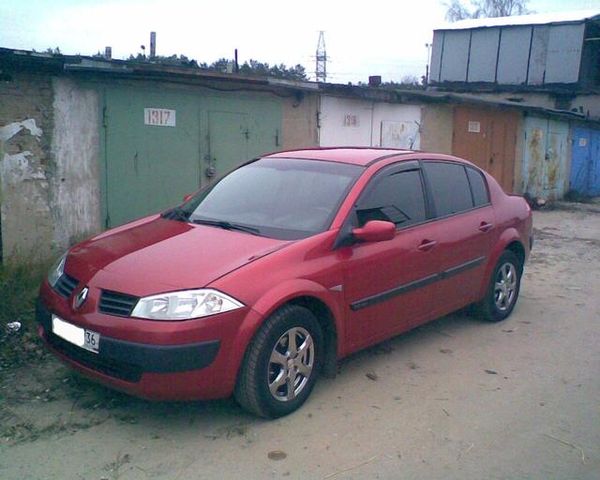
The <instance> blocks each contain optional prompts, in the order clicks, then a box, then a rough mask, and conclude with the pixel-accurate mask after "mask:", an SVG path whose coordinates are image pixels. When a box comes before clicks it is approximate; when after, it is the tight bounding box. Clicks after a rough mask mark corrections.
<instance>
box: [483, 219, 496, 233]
mask: <svg viewBox="0 0 600 480" xmlns="http://www.w3.org/2000/svg"><path fill="white" fill-rule="evenodd" d="M492 228H494V224H493V223H488V222H481V223H480V224H479V230H481V231H482V232H484V233H485V232H489V231H490V230H491V229H492Z"/></svg>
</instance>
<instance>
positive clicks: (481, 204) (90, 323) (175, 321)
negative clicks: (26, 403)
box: [37, 148, 532, 417]
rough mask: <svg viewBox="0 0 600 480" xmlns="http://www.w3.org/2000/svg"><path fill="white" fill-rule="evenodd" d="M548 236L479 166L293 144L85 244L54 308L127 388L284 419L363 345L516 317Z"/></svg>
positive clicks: (90, 367) (44, 305) (57, 277)
mask: <svg viewBox="0 0 600 480" xmlns="http://www.w3.org/2000/svg"><path fill="white" fill-rule="evenodd" d="M531 244H532V220H531V211H530V209H529V207H528V205H527V203H526V202H525V201H524V200H523V198H521V197H518V196H514V195H507V194H505V193H504V192H503V191H502V189H501V188H500V187H499V185H498V183H497V182H496V181H495V180H494V179H493V178H492V177H491V176H489V175H488V174H486V173H485V172H483V171H481V170H480V169H478V168H477V167H475V166H473V165H472V164H470V163H468V162H466V161H464V160H461V159H458V158H455V157H452V156H448V155H439V154H429V153H423V152H411V151H401V150H385V149H371V148H367V149H363V148H332V149H312V150H298V151H288V152H281V153H276V154H272V155H267V156H265V157H263V158H260V159H257V160H254V161H251V162H248V163H246V164H245V165H243V166H241V167H239V168H237V169H236V170H234V171H233V172H231V173H229V174H228V175H226V176H225V177H223V178H222V179H221V180H219V181H218V182H216V183H215V184H213V185H211V186H209V187H207V188H206V189H204V190H201V191H200V192H199V193H197V194H196V195H194V196H193V197H191V198H190V199H189V200H187V201H186V202H184V203H183V204H182V205H180V206H178V207H176V208H173V209H171V210H168V211H166V212H163V213H162V214H160V215H153V216H150V217H146V218H143V219H141V220H137V221H135V222H132V223H129V224H127V225H124V226H121V227H119V228H115V229H112V230H109V231H107V232H104V233H102V234H100V235H98V236H96V237H94V238H92V239H90V240H87V241H85V242H83V243H80V244H78V245H76V246H74V247H73V248H71V249H70V250H69V251H68V252H67V253H66V254H65V255H64V256H63V257H62V258H61V259H59V261H58V262H57V264H56V265H55V266H54V267H53V269H52V270H51V271H50V273H49V275H48V279H47V281H45V282H44V283H43V285H42V286H41V291H40V299H39V302H38V309H37V317H38V320H39V323H40V334H41V336H42V337H43V339H44V340H45V341H46V342H47V344H48V346H49V348H50V349H51V350H52V351H53V352H54V353H55V354H56V355H58V356H59V357H60V358H61V359H62V360H64V361H65V362H66V363H67V364H69V365H71V366H72V367H74V368H75V369H77V370H79V371H80V372H82V373H83V374H85V375H87V376H88V377H91V378H93V379H96V380H98V381H100V382H102V383H104V384H106V385H108V386H110V387H113V388H116V389H119V390H122V391H125V392H129V393H131V394H134V395H137V396H141V397H145V398H151V399H171V400H185V399H213V398H221V397H227V396H230V395H231V394H233V395H234V396H235V398H236V399H237V401H238V402H239V403H240V404H241V405H242V406H243V407H244V408H246V409H247V410H249V411H251V412H254V413H256V414H258V415H261V416H265V417H278V416H281V415H285V414H288V413H290V412H292V411H294V410H295V409H297V408H298V407H299V406H300V405H301V404H302V403H303V402H304V401H305V400H306V398H307V397H308V396H309V394H310V392H311V390H312V388H313V386H314V384H315V381H316V379H317V376H318V375H319V373H325V374H327V373H332V372H335V366H336V361H337V360H338V359H339V358H342V357H344V356H346V355H349V354H350V353H352V352H355V351H357V350H359V349H362V348H365V347H368V346H369V345H373V344H375V343H377V342H381V341H382V340H384V339H386V338H389V337H392V336H394V335H398V334H400V333H402V332H404V331H406V330H409V329H411V328H414V327H416V326H418V325H421V324H423V323H425V322H427V321H429V320H432V319H435V318H437V317H440V316H442V315H445V314H448V313H450V312H453V311H455V310H458V309H460V308H463V307H465V306H467V305H470V304H476V305H477V306H478V310H479V312H480V313H481V315H482V316H483V317H485V318H486V319H488V320H491V321H499V320H503V319H504V318H506V317H508V316H509V315H510V313H511V311H512V310H513V308H514V306H515V303H516V301H517V297H518V295H519V284H520V279H521V274H522V272H523V265H524V263H525V260H526V259H527V257H528V254H529V250H530V248H531Z"/></svg>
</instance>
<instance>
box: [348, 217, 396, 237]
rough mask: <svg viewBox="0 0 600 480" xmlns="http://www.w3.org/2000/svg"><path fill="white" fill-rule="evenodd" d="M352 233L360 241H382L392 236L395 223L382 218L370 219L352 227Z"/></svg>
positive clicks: (394, 233) (394, 230)
mask: <svg viewBox="0 0 600 480" xmlns="http://www.w3.org/2000/svg"><path fill="white" fill-rule="evenodd" d="M352 235H353V236H354V238H355V239H356V240H360V241H362V242H383V241H385V240H391V239H392V238H394V235H396V225H394V224H393V223H392V222H386V221H383V220H371V221H369V222H367V223H365V225H364V226H363V227H361V228H355V229H353V230H352Z"/></svg>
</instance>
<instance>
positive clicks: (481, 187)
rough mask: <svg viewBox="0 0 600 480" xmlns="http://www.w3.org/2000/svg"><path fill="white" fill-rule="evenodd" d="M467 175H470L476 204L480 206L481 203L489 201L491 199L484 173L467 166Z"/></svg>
mask: <svg viewBox="0 0 600 480" xmlns="http://www.w3.org/2000/svg"><path fill="white" fill-rule="evenodd" d="M467 176H468V177H469V183H470V184H471V192H473V201H474V202H475V206H476V207H479V206H480V205H486V204H487V203H489V202H490V199H489V197H488V191H487V188H486V186H485V180H484V179H483V175H482V174H481V173H480V172H478V171H477V170H475V169H474V168H469V167H467Z"/></svg>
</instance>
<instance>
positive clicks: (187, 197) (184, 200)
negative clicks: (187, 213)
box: [183, 193, 194, 203]
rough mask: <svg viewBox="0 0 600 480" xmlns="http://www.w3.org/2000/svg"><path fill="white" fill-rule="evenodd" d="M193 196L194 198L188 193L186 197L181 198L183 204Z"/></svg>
mask: <svg viewBox="0 0 600 480" xmlns="http://www.w3.org/2000/svg"><path fill="white" fill-rule="evenodd" d="M193 196H194V194H192V193H188V194H187V195H184V196H183V203H185V202H187V201H188V200H189V199H190V198H192V197H193Z"/></svg>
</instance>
